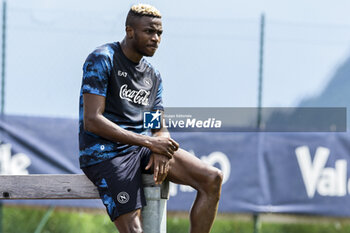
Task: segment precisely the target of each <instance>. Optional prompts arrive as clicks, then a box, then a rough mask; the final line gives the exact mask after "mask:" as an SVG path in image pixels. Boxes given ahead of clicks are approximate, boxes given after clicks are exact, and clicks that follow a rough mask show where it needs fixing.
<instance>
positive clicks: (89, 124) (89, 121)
mask: <svg viewBox="0 0 350 233" xmlns="http://www.w3.org/2000/svg"><path fill="white" fill-rule="evenodd" d="M96 118H97V117H96V116H89V115H84V130H85V131H87V132H90V133H93V132H94V128H95V127H94V126H95V124H96Z"/></svg>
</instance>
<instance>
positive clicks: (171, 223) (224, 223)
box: [3, 205, 350, 233]
mask: <svg viewBox="0 0 350 233" xmlns="http://www.w3.org/2000/svg"><path fill="white" fill-rule="evenodd" d="M47 209H48V208H47V207H27V206H12V205H5V206H4V207H3V233H33V232H34V231H35V229H36V227H37V226H38V224H39V222H40V220H41V219H42V217H43V216H44V215H45V213H46V211H47ZM247 216H248V215H247ZM247 216H246V217H244V218H240V217H237V215H233V214H219V215H218V216H217V218H216V220H215V223H214V225H213V228H212V231H211V233H252V232H253V220H252V218H251V217H249V216H248V217H247ZM167 230H168V231H167V232H168V233H184V232H188V231H189V221H188V218H187V214H185V213H169V215H168V221H167ZM107 232H108V233H110V232H118V231H117V230H116V228H115V226H114V224H113V223H111V222H110V220H109V217H108V216H107V215H106V214H105V212H104V210H86V209H71V208H56V209H55V210H54V212H53V213H52V215H51V216H50V218H49V220H48V221H47V223H46V225H45V227H44V228H43V231H42V233H107ZM345 232H346V233H347V232H350V221H349V220H344V219H343V220H337V219H330V220H327V221H323V220H320V221H318V220H316V221H311V223H307V222H305V221H302V222H300V223H298V222H294V223H285V222H281V221H278V222H265V221H264V222H260V224H259V233H345Z"/></svg>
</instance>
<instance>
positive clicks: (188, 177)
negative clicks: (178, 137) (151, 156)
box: [168, 149, 222, 233]
mask: <svg viewBox="0 0 350 233" xmlns="http://www.w3.org/2000/svg"><path fill="white" fill-rule="evenodd" d="M168 178H169V180H170V181H172V182H174V183H177V184H185V185H190V186H191V187H193V188H194V189H196V190H197V197H196V200H195V201H194V203H193V206H192V208H191V213H190V221H191V233H207V232H208V233H209V232H210V229H211V227H212V225H213V222H214V219H215V216H216V213H217V209H218V203H219V198H220V193H221V184H222V172H221V171H220V170H219V169H217V168H215V167H212V166H209V165H207V164H205V163H203V162H202V161H201V160H200V159H198V158H197V157H195V156H194V155H192V154H190V153H188V152H187V151H185V150H182V149H179V150H178V151H176V152H175V154H174V157H173V159H171V160H170V169H169V173H168Z"/></svg>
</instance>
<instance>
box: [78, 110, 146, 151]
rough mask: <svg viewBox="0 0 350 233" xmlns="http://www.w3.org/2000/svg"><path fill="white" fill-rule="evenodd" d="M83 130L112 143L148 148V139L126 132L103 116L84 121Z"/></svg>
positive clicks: (144, 136)
mask: <svg viewBox="0 0 350 233" xmlns="http://www.w3.org/2000/svg"><path fill="white" fill-rule="evenodd" d="M84 128H85V130H86V131H88V132H91V133H93V134H96V135H98V136H101V137H103V138H106V139H108V140H110V141H113V142H120V143H124V144H130V145H137V146H145V147H149V146H150V144H151V142H150V137H149V136H146V135H141V134H137V133H134V132H132V131H128V130H125V129H123V128H122V127H120V126H118V125H117V124H115V123H113V122H112V121H110V120H108V119H107V118H105V117H104V116H103V115H97V116H95V117H93V118H90V119H84Z"/></svg>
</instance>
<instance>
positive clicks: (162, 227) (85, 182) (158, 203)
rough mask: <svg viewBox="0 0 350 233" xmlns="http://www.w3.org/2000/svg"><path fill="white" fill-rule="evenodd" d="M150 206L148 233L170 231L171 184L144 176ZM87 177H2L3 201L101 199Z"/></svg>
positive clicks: (144, 213)
mask: <svg viewBox="0 0 350 233" xmlns="http://www.w3.org/2000/svg"><path fill="white" fill-rule="evenodd" d="M142 180H143V185H144V192H145V196H146V200H147V206H145V207H144V208H143V209H142V220H143V229H144V232H145V233H165V232H166V201H167V199H168V198H169V182H168V181H165V182H163V184H162V185H156V184H155V183H154V181H153V175H146V174H143V175H142ZM99 198H100V197H99V194H98V192H97V189H96V187H95V186H94V185H93V183H92V182H91V181H90V180H89V179H88V178H87V177H86V176H85V175H83V174H64V175H63V174H59V175H56V174H37V175H0V199H6V200H11V199H99Z"/></svg>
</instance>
